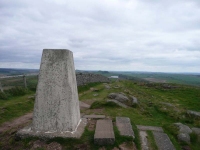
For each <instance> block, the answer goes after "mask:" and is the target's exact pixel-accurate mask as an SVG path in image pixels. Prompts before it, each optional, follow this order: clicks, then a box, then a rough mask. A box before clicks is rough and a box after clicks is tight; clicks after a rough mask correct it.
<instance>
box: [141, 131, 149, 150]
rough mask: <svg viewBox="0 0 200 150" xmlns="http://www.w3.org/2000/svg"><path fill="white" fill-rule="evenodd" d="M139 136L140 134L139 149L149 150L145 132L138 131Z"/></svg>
mask: <svg viewBox="0 0 200 150" xmlns="http://www.w3.org/2000/svg"><path fill="white" fill-rule="evenodd" d="M139 134H140V141H141V149H142V150H149V146H148V139H147V133H146V131H140V132H139Z"/></svg>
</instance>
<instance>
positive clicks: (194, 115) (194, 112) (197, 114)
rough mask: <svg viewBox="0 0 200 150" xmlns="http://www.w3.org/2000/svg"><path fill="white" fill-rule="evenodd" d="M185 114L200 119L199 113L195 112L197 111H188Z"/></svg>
mask: <svg viewBox="0 0 200 150" xmlns="http://www.w3.org/2000/svg"><path fill="white" fill-rule="evenodd" d="M187 114H188V115H189V116H193V117H196V118H200V112H197V111H193V110H188V111H187Z"/></svg>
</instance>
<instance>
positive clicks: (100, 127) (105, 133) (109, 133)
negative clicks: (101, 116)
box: [94, 120, 115, 145]
mask: <svg viewBox="0 0 200 150" xmlns="http://www.w3.org/2000/svg"><path fill="white" fill-rule="evenodd" d="M114 142H115V135H114V131H113V124H112V120H97V123H96V129H95V134H94V143H95V144H99V145H107V144H114Z"/></svg>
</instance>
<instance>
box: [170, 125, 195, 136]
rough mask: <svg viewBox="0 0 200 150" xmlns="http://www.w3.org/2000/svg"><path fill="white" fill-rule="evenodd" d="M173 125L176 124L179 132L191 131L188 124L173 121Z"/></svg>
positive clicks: (188, 132)
mask: <svg viewBox="0 0 200 150" xmlns="http://www.w3.org/2000/svg"><path fill="white" fill-rule="evenodd" d="M174 125H176V126H177V127H178V128H179V132H180V133H187V134H190V133H192V130H191V129H190V128H189V127H188V126H186V125H184V124H182V123H174Z"/></svg>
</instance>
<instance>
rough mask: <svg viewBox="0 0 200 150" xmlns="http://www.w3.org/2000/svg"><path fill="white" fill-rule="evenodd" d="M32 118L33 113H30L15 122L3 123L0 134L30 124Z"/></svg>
mask: <svg viewBox="0 0 200 150" xmlns="http://www.w3.org/2000/svg"><path fill="white" fill-rule="evenodd" d="M32 117H33V113H32V112H31V113H28V114H26V115H24V116H21V117H19V118H17V119H15V120H13V121H8V122H5V123H3V124H2V125H1V126H0V133H3V132H5V131H7V130H10V129H12V128H18V127H20V126H22V125H24V124H26V123H28V122H30V121H31V120H32Z"/></svg>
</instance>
